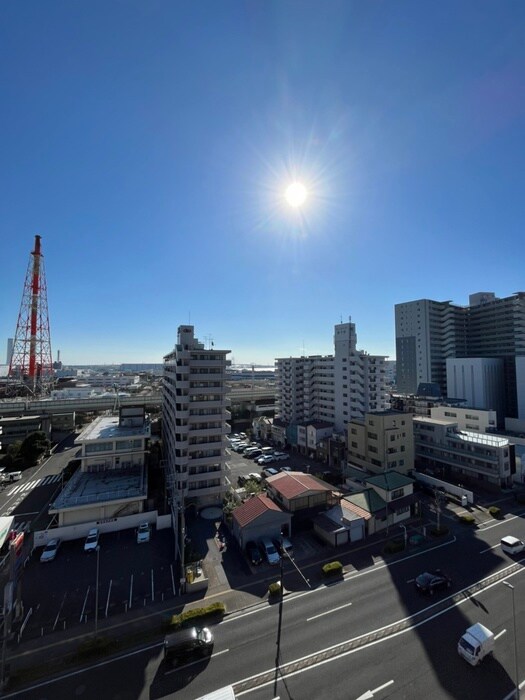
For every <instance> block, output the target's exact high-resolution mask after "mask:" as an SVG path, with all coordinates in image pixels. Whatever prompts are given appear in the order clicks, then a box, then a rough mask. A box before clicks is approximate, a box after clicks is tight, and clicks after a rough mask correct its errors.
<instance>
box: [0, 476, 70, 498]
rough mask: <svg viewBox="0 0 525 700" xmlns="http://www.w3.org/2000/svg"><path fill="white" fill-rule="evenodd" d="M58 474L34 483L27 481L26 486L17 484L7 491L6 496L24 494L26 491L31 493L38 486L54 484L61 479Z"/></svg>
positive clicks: (36, 480)
mask: <svg viewBox="0 0 525 700" xmlns="http://www.w3.org/2000/svg"><path fill="white" fill-rule="evenodd" d="M61 478H62V477H61V475H60V474H50V475H49V476H44V477H42V478H41V479H35V480H34V481H28V482H27V484H19V485H18V486H14V487H13V488H11V489H9V491H7V495H8V496H13V495H14V494H15V493H26V492H27V491H32V490H33V489H36V488H37V487H38V486H49V484H55V483H56V482H57V481H60V479H61Z"/></svg>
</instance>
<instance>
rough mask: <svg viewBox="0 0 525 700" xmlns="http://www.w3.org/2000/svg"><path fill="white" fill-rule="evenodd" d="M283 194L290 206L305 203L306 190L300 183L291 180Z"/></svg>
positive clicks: (298, 205)
mask: <svg viewBox="0 0 525 700" xmlns="http://www.w3.org/2000/svg"><path fill="white" fill-rule="evenodd" d="M284 196H285V197H286V201H287V202H288V204H289V205H290V206H291V207H300V206H302V205H303V204H304V203H305V201H306V197H307V196H308V192H307V191H306V187H305V186H304V185H303V184H302V183H300V182H292V184H291V185H288V187H287V188H286V192H285V193H284Z"/></svg>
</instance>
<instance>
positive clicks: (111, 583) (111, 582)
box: [106, 579, 113, 617]
mask: <svg viewBox="0 0 525 700" xmlns="http://www.w3.org/2000/svg"><path fill="white" fill-rule="evenodd" d="M112 585H113V579H110V580H109V589H108V599H107V601H106V617H107V616H108V608H109V598H110V596H111V586H112Z"/></svg>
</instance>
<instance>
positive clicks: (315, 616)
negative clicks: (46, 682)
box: [306, 603, 352, 622]
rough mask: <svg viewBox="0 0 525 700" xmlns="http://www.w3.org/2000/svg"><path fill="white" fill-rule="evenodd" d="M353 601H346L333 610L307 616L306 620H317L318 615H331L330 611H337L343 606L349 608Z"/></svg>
mask: <svg viewBox="0 0 525 700" xmlns="http://www.w3.org/2000/svg"><path fill="white" fill-rule="evenodd" d="M350 605H352V603H345V604H344V605H339V607H337V608H332V609H331V610H325V612H322V613H319V614H318V615H313V617H307V618H306V622H310V621H311V620H317V618H318V617H323V615H329V614H330V613H334V612H337V611H338V610H342V609H343V608H348V607H349V606H350Z"/></svg>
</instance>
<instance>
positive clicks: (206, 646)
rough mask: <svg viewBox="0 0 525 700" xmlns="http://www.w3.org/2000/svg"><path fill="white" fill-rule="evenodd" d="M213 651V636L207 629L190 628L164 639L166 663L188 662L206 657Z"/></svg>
mask: <svg viewBox="0 0 525 700" xmlns="http://www.w3.org/2000/svg"><path fill="white" fill-rule="evenodd" d="M212 650H213V634H212V633H211V632H210V630H209V629H208V628H207V627H188V628H187V629H182V630H178V631H177V632H173V633H172V634H168V635H167V636H166V638H165V639H164V658H165V659H166V661H186V660H189V659H191V658H192V657H194V656H206V655H209V654H211V652H212Z"/></svg>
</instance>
